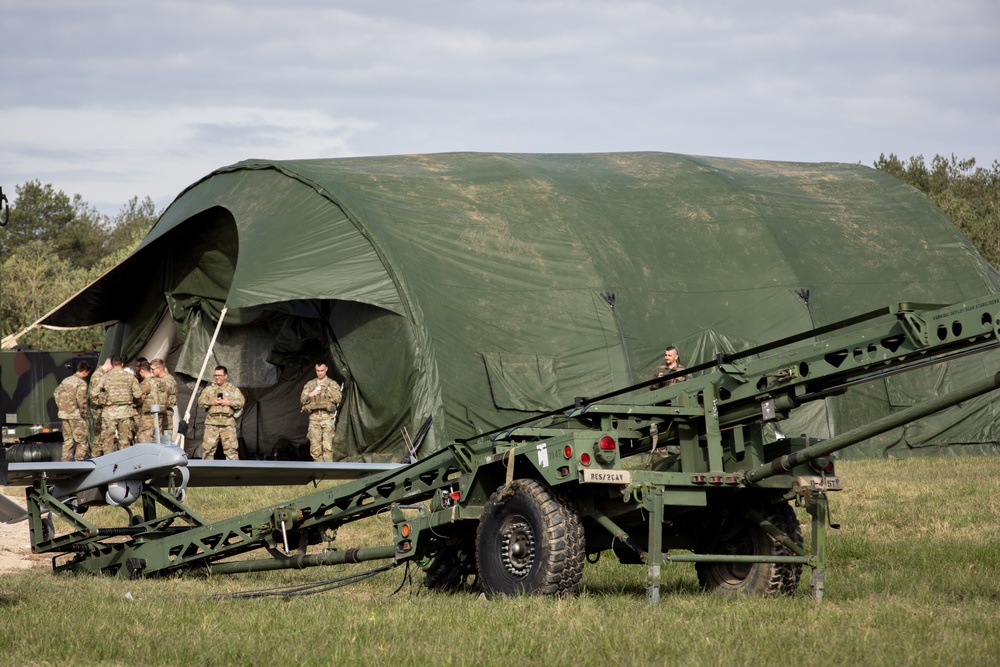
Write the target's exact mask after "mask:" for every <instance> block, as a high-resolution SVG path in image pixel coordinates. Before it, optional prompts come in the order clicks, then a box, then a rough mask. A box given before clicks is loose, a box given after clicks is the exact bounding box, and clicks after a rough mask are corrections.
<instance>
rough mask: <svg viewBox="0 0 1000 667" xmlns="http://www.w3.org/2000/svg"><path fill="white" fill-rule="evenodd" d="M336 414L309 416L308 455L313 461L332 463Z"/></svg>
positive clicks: (314, 414)
mask: <svg viewBox="0 0 1000 667" xmlns="http://www.w3.org/2000/svg"><path fill="white" fill-rule="evenodd" d="M336 417H337V415H336V413H325V414H316V413H313V414H311V415H309V433H308V437H309V455H310V456H312V459H313V461H333V437H334V431H333V427H334V423H335V421H336Z"/></svg>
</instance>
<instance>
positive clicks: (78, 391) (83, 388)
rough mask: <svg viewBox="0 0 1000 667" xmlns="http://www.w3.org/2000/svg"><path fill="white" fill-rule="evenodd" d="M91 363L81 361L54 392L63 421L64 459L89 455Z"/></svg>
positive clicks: (70, 459)
mask: <svg viewBox="0 0 1000 667" xmlns="http://www.w3.org/2000/svg"><path fill="white" fill-rule="evenodd" d="M88 375H90V364H88V363H87V362H86V361H81V362H79V363H78V364H77V365H76V372H74V373H73V375H70V376H69V377H68V378H66V379H65V380H63V381H62V383H61V384H60V385H59V386H58V387H56V390H55V392H54V394H53V396H55V399H56V407H58V408H59V419H61V420H62V423H63V448H62V460H63V461H82V460H83V459H85V458H86V457H87V443H88V440H89V439H90V438H89V435H90V434H89V433H88V431H87V381H86V378H87V376H88Z"/></svg>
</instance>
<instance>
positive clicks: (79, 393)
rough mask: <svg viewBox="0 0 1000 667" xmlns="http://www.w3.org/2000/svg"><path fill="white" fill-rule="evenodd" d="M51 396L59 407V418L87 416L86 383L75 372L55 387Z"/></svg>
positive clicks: (82, 417) (81, 417)
mask: <svg viewBox="0 0 1000 667" xmlns="http://www.w3.org/2000/svg"><path fill="white" fill-rule="evenodd" d="M53 396H54V397H55V399H56V407H57V408H59V419H84V418H86V416H87V383H86V381H85V380H83V379H82V378H80V377H77V376H76V374H73V375H70V376H69V377H68V378H66V379H65V380H63V381H62V382H61V383H60V384H59V386H58V387H56V390H55V392H54V393H53Z"/></svg>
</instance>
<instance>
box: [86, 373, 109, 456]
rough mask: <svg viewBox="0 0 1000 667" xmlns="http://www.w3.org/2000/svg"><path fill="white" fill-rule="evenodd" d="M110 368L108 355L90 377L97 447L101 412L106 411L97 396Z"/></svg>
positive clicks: (95, 444) (91, 406)
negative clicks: (99, 403)
mask: <svg viewBox="0 0 1000 667" xmlns="http://www.w3.org/2000/svg"><path fill="white" fill-rule="evenodd" d="M110 370H111V357H108V358H107V359H105V360H104V363H103V364H101V365H100V366H98V367H97V370H96V371H94V377H92V378H90V396H89V398H90V415H91V417H92V418H93V421H94V446H95V447H96V446H97V443H98V442H99V441H100V439H101V427H102V423H101V413H102V412H103V411H104V408H103V407H102V406H101V405H98V403H97V398H98V394H99V393H100V389H101V386H102V383H101V378H103V377H104V375H105V374H106V373H107V372H108V371H110ZM95 456H96V455H95Z"/></svg>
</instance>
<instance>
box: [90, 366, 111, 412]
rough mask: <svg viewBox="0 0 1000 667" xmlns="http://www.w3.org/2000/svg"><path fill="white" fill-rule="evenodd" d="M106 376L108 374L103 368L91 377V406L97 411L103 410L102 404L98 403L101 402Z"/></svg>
mask: <svg viewBox="0 0 1000 667" xmlns="http://www.w3.org/2000/svg"><path fill="white" fill-rule="evenodd" d="M105 375H107V372H106V371H105V370H104V369H103V368H98V369H97V370H96V371H94V374H93V375H91V376H90V404H91V406H92V407H93V408H94V409H96V410H100V409H101V405H102V404H101V403H98V401H100V400H101V396H100V393H101V387H103V386H104V376H105Z"/></svg>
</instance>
